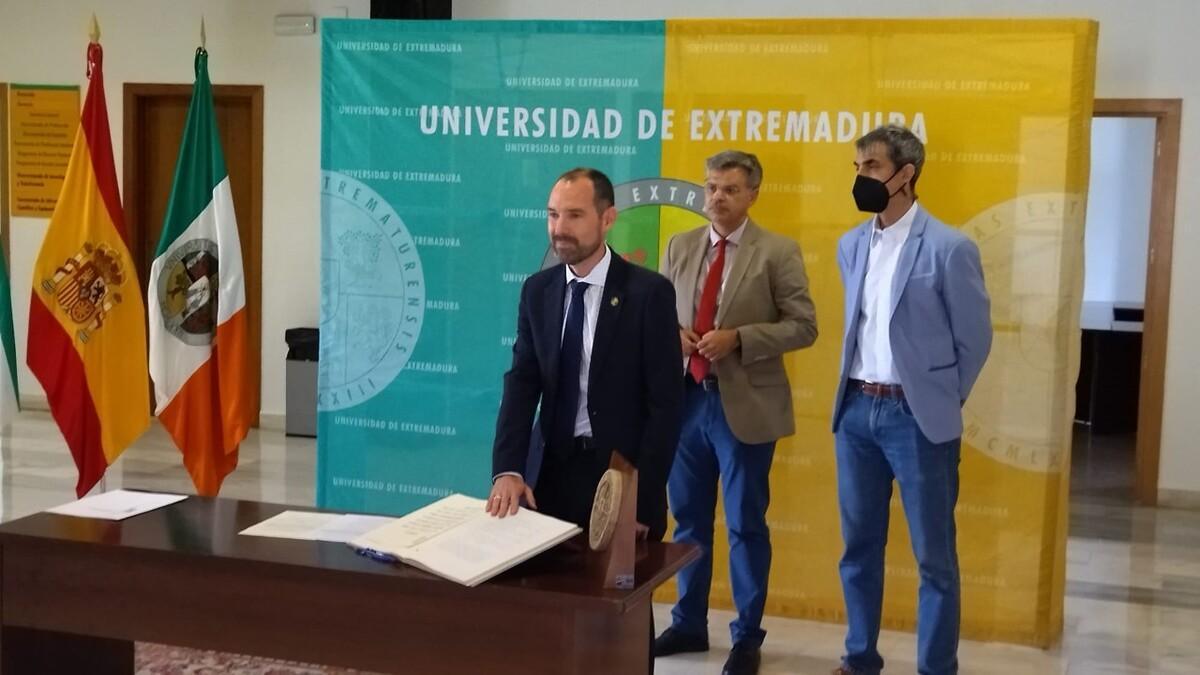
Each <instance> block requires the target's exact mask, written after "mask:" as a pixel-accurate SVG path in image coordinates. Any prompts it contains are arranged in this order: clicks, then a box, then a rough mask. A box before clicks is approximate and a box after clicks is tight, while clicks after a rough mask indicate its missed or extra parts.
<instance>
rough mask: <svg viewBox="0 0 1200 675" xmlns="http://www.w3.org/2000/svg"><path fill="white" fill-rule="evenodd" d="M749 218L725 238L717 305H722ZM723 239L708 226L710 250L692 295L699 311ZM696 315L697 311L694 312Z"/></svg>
mask: <svg viewBox="0 0 1200 675" xmlns="http://www.w3.org/2000/svg"><path fill="white" fill-rule="evenodd" d="M749 220H750V219H749V218H746V220H743V221H742V224H741V225H738V228H737V229H736V230H734V231H733V232H730V233H729V236H728V237H726V238H725V239H726V240H727V241H728V243H727V244H725V266H724V267H722V268H721V288H720V289H719V290H718V291H717V307H720V306H721V296H723V295H724V294H725V282H726V281H729V270H731V269H733V258H734V256H736V255H737V250H738V243H739V242H740V241H741V240H742V233H743V232H745V231H746V223H747V222H748V221H749ZM719 241H721V235H719V234H717V229H716V228H715V227H713V226H712V225H711V224H710V225H709V226H708V252H707V253H705V254H704V264H703V265H701V266H700V278H699V279H697V280H696V292H695V294H694V295H693V296H692V307H693V309H694V310H695V311H696V312H698V311H700V296H702V295H704V282H705V281H706V280H707V279H708V269H709V268H710V267H712V264H713V261H714V260H716V259H717V250H718V249H717V242H719ZM692 316H695V312H693V313H692Z"/></svg>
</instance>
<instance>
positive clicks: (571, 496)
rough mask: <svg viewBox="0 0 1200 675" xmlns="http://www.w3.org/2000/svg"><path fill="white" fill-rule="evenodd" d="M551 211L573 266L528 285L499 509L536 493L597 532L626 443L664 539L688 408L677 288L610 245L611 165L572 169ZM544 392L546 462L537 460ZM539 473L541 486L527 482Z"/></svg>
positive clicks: (499, 467) (645, 520) (496, 463)
mask: <svg viewBox="0 0 1200 675" xmlns="http://www.w3.org/2000/svg"><path fill="white" fill-rule="evenodd" d="M546 211H547V229H548V233H549V236H550V241H551V244H552V245H553V246H554V251H555V253H556V254H557V255H558V258H559V260H561V261H562V264H559V265H555V266H554V267H551V268H549V269H545V270H542V271H541V272H538V273H537V274H534V275H533V276H531V277H530V278H529V279H528V280H526V282H525V285H524V287H523V288H522V289H521V304H520V308H519V310H518V313H517V340H516V343H515V345H514V346H513V360H512V368H511V369H509V371H508V372H507V373H506V374H505V375H504V395H503V398H502V400H501V403H500V414H499V417H498V419H497V421H496V440H495V443H494V446H493V448H492V476H493V479H492V480H493V483H492V492H491V496H490V497H489V500H488V511H489V512H490V513H491V514H492V515H494V516H499V517H504V516H505V515H509V514H514V513H516V512H517V509H518V508H519V507H520V505H521V502H522V501H524V504H525V505H526V506H528V507H529V508H534V509H537V510H539V511H541V512H542V513H546V514H548V515H552V516H555V517H557V518H561V519H563V520H568V521H571V522H574V523H576V524H578V525H579V526H580V527H583V528H584V529H585V530H586V529H587V527H588V520H589V516H590V513H591V506H592V499H593V496H594V494H595V491H596V484H597V483H598V482H599V480H600V476H601V475H602V474H603V473H604V471H605V470H606V469H607V468H608V465H609V459H610V456H611V454H612V452H614V451H616V452H619V453H621V454H622V455H623V456H624V457H625V458H626V459H627V460H629V462H630V463H631V464H633V465H634V466H635V467H637V469H638V500H637V518H638V528H639V533H640V534H641V535H642V536H649V537H650V538H652V539H655V540H658V539H661V538H662V537H663V535H664V534H665V533H666V524H667V523H666V481H667V474H668V472H669V471H670V468H671V461H672V459H673V457H674V454H675V444H676V443H677V442H678V440H679V427H680V423H681V418H682V408H683V383H682V382H681V381H680V377H679V364H680V363H681V362H682V359H683V355H682V351H681V350H682V348H681V346H680V342H679V337H678V328H677V325H678V324H677V320H676V316H675V290H674V288H673V287H672V286H671V282H669V281H667V279H666V278H664V277H663V276H661V275H659V274H657V273H655V272H653V271H650V270H647V269H643V268H641V267H638V266H636V265H633V264H631V263H629V262H626V261H625V260H623V259H622V258H621V257H620V256H619V255H616V254H615V253H614V252H613V251H612V249H610V248H609V247H608V246H607V245H606V244H605V242H604V236H605V234H606V233H607V232H608V231H609V229H610V228H612V225H613V222H614V221H615V220H616V217H617V210H616V208H615V206H614V195H613V186H612V182H610V181H609V179H608V177H607V176H605V175H604V174H603V173H601V172H600V171H597V170H595V169H586V168H580V169H573V170H571V171H568V172H567V173H565V174H563V175H562V176H560V177H559V179H558V180H557V181H555V183H554V188H553V189H552V190H551V192H550V199H549V203H548V204H547V207H546ZM539 402H540V403H541V412H540V415H539V416H538V424H539V425H540V429H539V431H540V432H541V438H542V439H543V440H542V450H543V451H542V453H541V465H540V471H538V470H536V469H537V467H533V466H530V465H529V464H530V458H531V454H532V455H535V456H536V453H531V452H530V438H531V433H532V431H533V426H534V413H535V411H536V410H537V408H538V404H539ZM531 474H536V475H537V476H538V478H537V484H536V485H535V486H531V485H529V484H527V483H526V481H525V477H526V476H528V475H531Z"/></svg>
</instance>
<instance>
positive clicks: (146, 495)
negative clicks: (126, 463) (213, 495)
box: [46, 490, 187, 520]
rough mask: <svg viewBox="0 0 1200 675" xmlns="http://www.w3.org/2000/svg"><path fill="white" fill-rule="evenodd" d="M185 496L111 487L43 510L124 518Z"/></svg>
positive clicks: (78, 515) (75, 514)
mask: <svg viewBox="0 0 1200 675" xmlns="http://www.w3.org/2000/svg"><path fill="white" fill-rule="evenodd" d="M185 499H187V495H172V494H163V493H160V492H137V491H134V490H113V491H112V492H105V493H104V494H99V495H92V496H90V497H84V498H83V499H80V500H77V501H73V502H69V503H67V504H63V505H61V506H56V507H54V508H52V509H46V512H47V513H57V514H59V515H61V516H76V517H78V518H102V519H104V520H125V519H126V518H131V517H133V516H137V515H141V514H143V513H147V512H149V511H153V510H155V509H161V508H162V507H164V506H170V505H171V504H174V503H176V502H181V501H183V500H185Z"/></svg>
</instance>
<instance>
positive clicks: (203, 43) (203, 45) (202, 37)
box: [200, 14, 208, 49]
mask: <svg viewBox="0 0 1200 675" xmlns="http://www.w3.org/2000/svg"><path fill="white" fill-rule="evenodd" d="M207 42H208V38H207V37H206V36H205V35H204V15H203V14H201V15H200V49H206V48H207Z"/></svg>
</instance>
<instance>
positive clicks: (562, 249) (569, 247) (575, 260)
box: [552, 236, 604, 265]
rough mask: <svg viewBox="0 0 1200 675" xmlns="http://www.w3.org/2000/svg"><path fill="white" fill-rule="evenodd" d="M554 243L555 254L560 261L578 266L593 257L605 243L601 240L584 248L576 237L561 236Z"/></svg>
mask: <svg viewBox="0 0 1200 675" xmlns="http://www.w3.org/2000/svg"><path fill="white" fill-rule="evenodd" d="M552 243H553V244H554V254H555V255H557V256H558V259H559V260H561V261H563V262H564V263H566V264H568V265H577V264H579V263H581V262H583V261H584V260H587V259H588V258H589V257H591V255H592V254H593V253H595V252H596V251H598V250H599V249H600V246H601V245H602V244H603V243H604V242H603V240H601V241H598V242H596V243H595V244H593V245H591V246H584V245H583V244H581V243H579V240H578V239H576V238H575V237H567V236H559V237H554V239H553V240H552Z"/></svg>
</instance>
